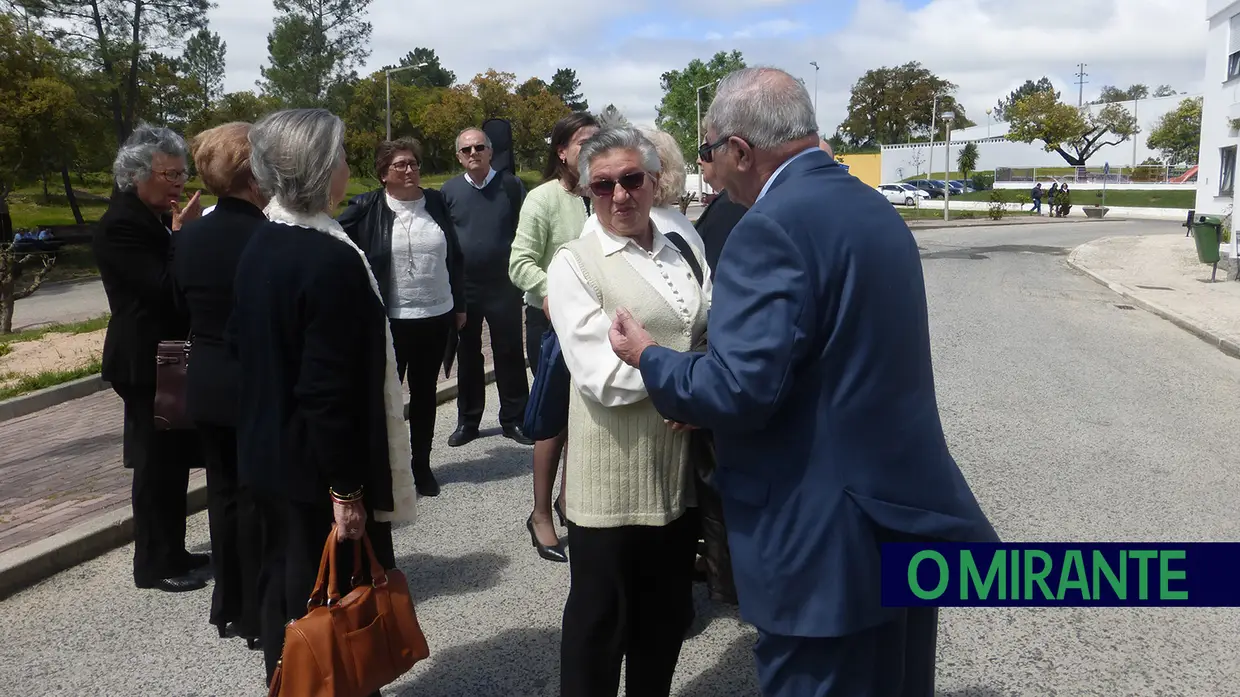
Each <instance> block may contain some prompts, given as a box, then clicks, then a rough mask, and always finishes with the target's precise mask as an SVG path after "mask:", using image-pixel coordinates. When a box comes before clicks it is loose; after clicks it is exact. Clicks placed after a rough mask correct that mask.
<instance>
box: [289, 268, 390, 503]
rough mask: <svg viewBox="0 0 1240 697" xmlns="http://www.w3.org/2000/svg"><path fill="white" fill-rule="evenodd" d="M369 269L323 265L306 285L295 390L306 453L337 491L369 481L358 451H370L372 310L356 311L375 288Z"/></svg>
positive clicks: (312, 464)
mask: <svg viewBox="0 0 1240 697" xmlns="http://www.w3.org/2000/svg"><path fill="white" fill-rule="evenodd" d="M365 275H366V274H365V271H364V270H363V268H362V267H361V266H359V265H358V264H356V263H353V264H347V263H346V264H344V268H341V267H340V266H339V265H337V266H335V267H334V268H330V269H329V268H326V267H325V268H324V269H323V271H322V272H321V273H319V274H318V275H317V276H318V277H317V278H315V279H313V282H312V283H311V284H310V286H309V287H307V288H305V289H304V291H303V292H304V300H303V303H304V304H303V308H304V309H303V312H304V313H305V315H304V316H305V320H304V322H305V325H304V330H303V331H304V335H303V342H302V352H301V357H300V369H299V370H298V375H297V383H296V384H295V385H294V386H293V394H294V396H295V397H296V398H297V403H298V405H299V406H298V416H299V417H300V419H301V421H302V424H301V425H302V426H303V431H302V432H303V434H304V436H305V438H306V447H305V449H304V451H303V452H304V453H305V454H306V455H307V457H308V459H309V462H307V463H306V464H307V465H310V466H311V467H313V468H314V469H315V470H316V471H317V472H318V473H319V474H320V476H322V477H323V479H325V480H326V481H327V483H328V485H329V486H331V487H332V488H333V489H335V490H336V491H338V492H340V493H342V494H345V493H349V492H352V491H356V490H357V489H358V487H360V486H361V485H362V482H363V481H364V480H365V474H366V473H365V472H364V471H362V470H361V469H360V468H358V467H357V454H358V453H361V452H365V451H366V449H367V444H366V442H365V440H366V436H365V434H366V433H367V429H366V428H364V424H361V423H359V418H360V417H359V414H364V413H366V410H365V404H364V401H365V394H366V392H365V374H364V367H365V366H366V365H367V360H366V357H365V356H364V355H362V354H361V352H362V347H363V346H364V345H365V344H364V342H359V341H357V337H359V336H362V335H364V334H365V331H366V326H365V323H366V321H367V320H368V319H369V315H367V313H365V312H359V311H357V308H358V307H361V306H364V304H365V303H366V301H367V297H366V294H369V293H371V292H372V291H371V289H370V284H369V281H368V280H367V279H366V278H365Z"/></svg>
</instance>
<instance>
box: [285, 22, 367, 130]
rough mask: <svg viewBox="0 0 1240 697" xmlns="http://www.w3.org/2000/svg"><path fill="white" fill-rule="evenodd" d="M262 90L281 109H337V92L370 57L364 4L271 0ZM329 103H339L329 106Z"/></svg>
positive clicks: (338, 93) (338, 104) (353, 79)
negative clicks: (272, 14) (272, 22)
mask: <svg viewBox="0 0 1240 697" xmlns="http://www.w3.org/2000/svg"><path fill="white" fill-rule="evenodd" d="M274 4H275V8H276V11H277V12H279V13H282V14H279V15H278V16H277V17H276V20H275V26H274V27H273V28H272V30H271V33H270V34H268V35H267V53H268V61H269V62H270V65H269V66H266V67H263V68H262V74H263V79H264V82H263V83H261V85H262V87H263V91H264V92H266V93H267V94H269V95H271V96H273V97H275V98H276V99H277V100H279V101H280V103H281V104H283V105H284V106H286V107H294V108H295V107H334V108H336V109H337V110H339V109H340V107H341V106H343V99H342V97H341V94H340V92H341V88H342V87H347V85H348V84H349V83H351V82H353V81H355V80H356V79H357V75H356V73H355V72H354V68H355V67H357V66H358V65H360V64H361V62H362V61H364V60H365V59H366V57H367V56H368V55H370V49H369V48H368V45H369V39H370V31H371V26H370V22H367V21H365V19H364V18H365V17H366V13H367V10H368V9H369V7H370V0H274ZM333 102H341V103H336V104H333Z"/></svg>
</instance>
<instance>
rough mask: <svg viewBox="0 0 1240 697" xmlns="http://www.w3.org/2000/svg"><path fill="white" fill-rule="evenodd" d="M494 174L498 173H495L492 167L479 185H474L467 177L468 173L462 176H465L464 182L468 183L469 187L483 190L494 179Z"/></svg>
mask: <svg viewBox="0 0 1240 697" xmlns="http://www.w3.org/2000/svg"><path fill="white" fill-rule="evenodd" d="M496 174H498V172H496V171H495V168H494V167H492V168H491V169H489V170H488V171H487V176H486V179H483V180H482V183H481V184H475V183H474V180H473V178H472V177H470V176H469V172H466V173H465V175H464V176H465V181H467V182H469V185H470V186H472V187H474V188H475V189H485V188H486V186H487V184H490V183H491V180H492V179H494V178H495V175H496Z"/></svg>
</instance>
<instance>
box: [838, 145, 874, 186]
mask: <svg viewBox="0 0 1240 697" xmlns="http://www.w3.org/2000/svg"><path fill="white" fill-rule="evenodd" d="M835 159H836V161H837V162H841V163H843V164H846V165H848V173H849V174H851V175H853V176H854V177H856V178H858V179H860V180H861V181H863V182H865V183H866V184H869V185H870V186H878V185H879V184H882V183H883V155H882V153H867V154H864V155H837V156H836V158H835Z"/></svg>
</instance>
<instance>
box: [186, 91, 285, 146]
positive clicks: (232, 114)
mask: <svg viewBox="0 0 1240 697" xmlns="http://www.w3.org/2000/svg"><path fill="white" fill-rule="evenodd" d="M279 108H280V104H279V103H278V102H276V100H275V99H273V98H272V97H269V96H267V95H263V94H256V93H254V92H251V91H250V90H241V91H239V92H229V93H227V94H225V95H223V96H221V97H220V98H219V99H217V100H215V101H214V102H212V103H211V106H210V107H208V108H207V109H205V110H203V111H201V112H199V113H198V114H197V115H196V116H195V117H194V119H193V120H192V121H190V123H189V124H188V125H187V126H186V127H185V135H187V136H191V137H192V136H195V135H197V134H199V133H202V132H203V131H205V130H207V129H208V128H215V127H216V126H222V125H224V124H226V123H232V122H233V121H244V122H246V123H254V122H256V121H258V120H259V119H261V118H262V117H264V116H266V115H267V114H269V113H271V112H273V111H275V110H277V109H279Z"/></svg>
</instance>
